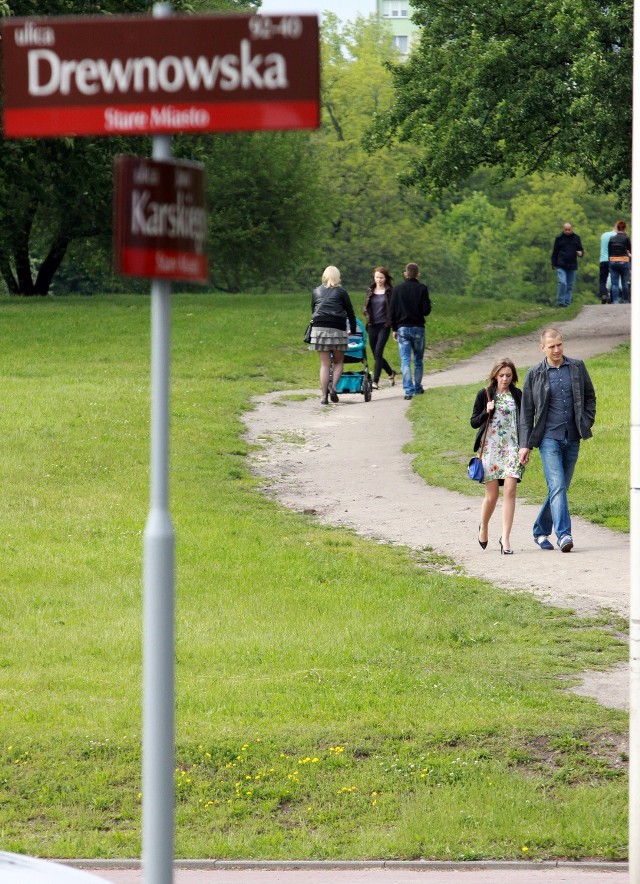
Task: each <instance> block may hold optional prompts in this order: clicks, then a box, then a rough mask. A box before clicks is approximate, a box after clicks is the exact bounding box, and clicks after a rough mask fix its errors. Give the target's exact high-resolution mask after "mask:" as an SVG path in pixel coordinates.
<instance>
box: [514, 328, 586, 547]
mask: <svg viewBox="0 0 640 884" xmlns="http://www.w3.org/2000/svg"><path fill="white" fill-rule="evenodd" d="M563 348H564V345H563V341H562V335H561V334H560V332H559V331H558V330H557V329H555V328H545V329H544V331H543V332H542V334H541V336H540V349H541V350H542V352H543V353H544V355H545V358H544V359H543V360H542V362H540V363H538V365H534V366H532V367H531V368H530V369H529V371H528V372H527V376H526V378H525V379H524V385H523V387H522V402H521V405H520V432H519V439H520V445H521V446H522V448H520V451H519V452H518V457H519V460H520V463H522V464H527V463H528V462H529V455H530V453H531V449H532V448H538V449H539V450H540V458H541V459H542V467H543V469H544V476H545V479H546V480H547V489H548V491H549V493H548V494H547V499H546V500H545V502H544V504H543V505H542V509H541V510H540V512H539V513H538V517H537V519H536V520H535V522H534V525H533V539H534V542H535V543H537V544H538V546H539V547H540V549H548V550H552V549H553V544H552V543H551V542H550V540H549V535H550V534H551V530H552V529H554V530H555V532H556V537H557V541H558V546H559V547H560V549H561V550H562V552H571V550H572V549H573V537H572V535H571V516H570V515H569V502H568V500H567V492H568V490H569V485H570V484H571V479H572V477H573V471H574V469H575V466H576V463H577V461H578V454H579V453H580V440H581V439H589V438H590V437H591V436H592V435H593V434H592V432H591V427H592V426H593V424H594V421H595V419H596V394H595V390H594V388H593V384H592V382H591V378H590V377H589V372H588V371H587V368H586V366H585V364H584V362H582V360H580V359H569V357H568V356H565V355H564V349H563Z"/></svg>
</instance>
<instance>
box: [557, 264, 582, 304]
mask: <svg viewBox="0 0 640 884" xmlns="http://www.w3.org/2000/svg"><path fill="white" fill-rule="evenodd" d="M556 272H557V274H558V307H568V306H569V304H570V303H571V298H572V297H573V284H574V282H575V281H576V273H577V272H578V271H577V270H565V269H564V268H563V267H556Z"/></svg>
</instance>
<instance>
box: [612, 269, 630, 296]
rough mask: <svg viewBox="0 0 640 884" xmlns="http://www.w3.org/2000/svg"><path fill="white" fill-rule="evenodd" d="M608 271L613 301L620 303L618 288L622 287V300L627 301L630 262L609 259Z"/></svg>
mask: <svg viewBox="0 0 640 884" xmlns="http://www.w3.org/2000/svg"><path fill="white" fill-rule="evenodd" d="M609 273H610V274H611V298H612V300H613V303H614V304H619V303H620V288H622V300H623V301H625V302H628V301H629V277H630V275H631V264H629V263H625V262H624V261H609Z"/></svg>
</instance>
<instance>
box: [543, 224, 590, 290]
mask: <svg viewBox="0 0 640 884" xmlns="http://www.w3.org/2000/svg"><path fill="white" fill-rule="evenodd" d="M583 255H584V249H583V248H582V241H581V239H580V237H579V236H578V234H577V233H574V232H573V227H572V226H571V224H570V223H569V222H568V221H565V223H564V225H563V227H562V233H559V234H558V236H556V238H555V242H554V244H553V252H552V253H551V267H552V268H553V269H554V270H555V271H556V273H557V274H558V307H568V306H569V305H570V304H571V299H572V297H573V285H574V283H575V281H576V274H577V272H578V258H582V257H583Z"/></svg>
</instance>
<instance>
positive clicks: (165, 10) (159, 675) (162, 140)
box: [142, 3, 175, 884]
mask: <svg viewBox="0 0 640 884" xmlns="http://www.w3.org/2000/svg"><path fill="white" fill-rule="evenodd" d="M153 14H154V16H157V17H162V16H166V15H170V14H171V7H170V6H169V4H166V3H157V4H156V5H155V6H154V8H153ZM153 158H154V159H155V160H167V159H171V138H170V137H168V136H156V137H154V139H153ZM170 344H171V283H170V282H169V281H168V280H160V279H154V280H153V281H152V283H151V480H150V509H149V516H148V519H147V524H146V527H145V532H144V624H143V669H144V672H143V728H142V869H143V880H144V882H145V884H172V882H173V848H174V782H173V772H174V767H175V755H174V742H175V726H174V695H175V688H174V616H175V615H174V609H175V593H174V561H175V537H174V531H173V525H172V522H171V516H170V514H169V377H170Z"/></svg>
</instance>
